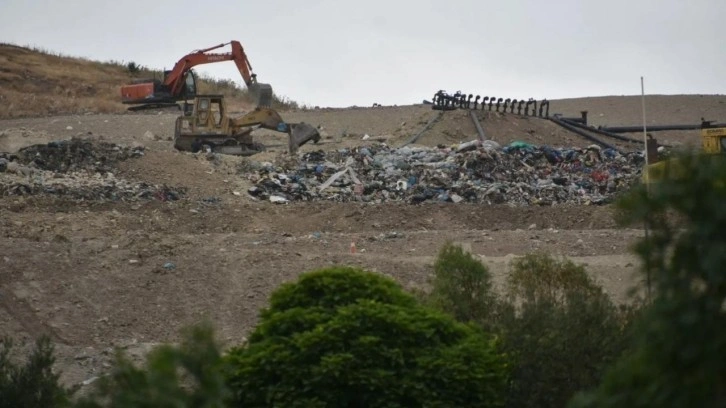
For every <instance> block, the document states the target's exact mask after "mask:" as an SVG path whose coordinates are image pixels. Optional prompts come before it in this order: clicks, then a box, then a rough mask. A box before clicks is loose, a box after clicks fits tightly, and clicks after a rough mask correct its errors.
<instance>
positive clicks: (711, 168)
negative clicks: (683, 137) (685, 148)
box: [571, 154, 726, 408]
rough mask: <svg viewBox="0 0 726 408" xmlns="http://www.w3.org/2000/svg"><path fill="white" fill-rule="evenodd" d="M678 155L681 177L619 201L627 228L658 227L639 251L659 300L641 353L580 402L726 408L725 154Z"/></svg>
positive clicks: (644, 328) (640, 335)
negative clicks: (725, 362) (725, 357)
mask: <svg viewBox="0 0 726 408" xmlns="http://www.w3.org/2000/svg"><path fill="white" fill-rule="evenodd" d="M678 158H679V159H680V165H681V170H683V171H682V172H680V173H679V177H677V178H671V179H666V180H663V181H662V182H660V183H658V184H655V185H652V186H651V189H650V192H648V191H647V190H646V188H645V186H640V187H639V188H637V189H635V190H634V191H633V192H632V194H629V195H628V196H627V197H625V198H623V199H621V200H620V201H619V203H618V207H619V208H620V210H621V212H620V221H621V222H622V223H623V224H624V225H633V224H635V225H643V223H645V225H646V227H647V228H649V229H650V231H651V233H650V234H649V235H648V236H647V237H646V238H643V239H641V240H640V241H639V243H638V244H637V246H636V248H635V250H636V253H637V254H638V255H639V256H640V258H641V259H642V261H643V262H642V263H643V265H644V268H643V273H644V274H647V275H650V276H652V283H653V285H654V297H653V299H652V300H651V302H652V303H651V305H650V306H649V307H648V310H647V312H646V313H645V314H644V315H643V316H642V318H641V319H638V321H637V324H636V325H635V331H634V336H635V340H636V342H635V347H634V350H633V351H632V352H631V353H628V355H626V356H624V357H623V358H622V359H621V360H620V361H618V363H617V364H616V365H615V366H614V367H613V368H612V370H611V371H609V372H608V374H607V376H606V378H605V379H604V381H603V383H602V384H601V385H600V386H599V387H598V388H597V389H596V390H594V391H592V392H590V393H586V394H582V395H579V396H578V398H576V399H575V400H574V401H573V402H572V404H571V407H577V408H580V407H625V406H627V407H723V406H726V386H725V385H726V364H724V363H723V358H724V357H723V356H724V355H726V313H724V310H726V301H725V300H724V299H726V274H725V273H724V265H726V211H724V202H726V182H725V181H726V160H724V158H723V157H722V156H720V155H717V156H702V155H698V154H692V155H679V156H678Z"/></svg>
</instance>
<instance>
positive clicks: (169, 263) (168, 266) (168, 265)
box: [163, 262, 176, 270]
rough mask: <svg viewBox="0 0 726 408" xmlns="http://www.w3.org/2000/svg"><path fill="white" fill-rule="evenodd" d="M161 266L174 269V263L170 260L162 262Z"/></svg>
mask: <svg viewBox="0 0 726 408" xmlns="http://www.w3.org/2000/svg"><path fill="white" fill-rule="evenodd" d="M163 268H164V269H166V270H172V269H176V265H174V263H172V262H167V263H165V264H164V266H163Z"/></svg>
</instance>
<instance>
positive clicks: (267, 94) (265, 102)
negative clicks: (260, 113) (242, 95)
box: [250, 83, 272, 108]
mask: <svg viewBox="0 0 726 408" xmlns="http://www.w3.org/2000/svg"><path fill="white" fill-rule="evenodd" d="M250 91H252V94H253V95H254V97H255V100H256V101H257V106H259V107H263V108H269V107H270V106H272V85H270V84H259V83H258V84H254V85H253V86H252V87H250Z"/></svg>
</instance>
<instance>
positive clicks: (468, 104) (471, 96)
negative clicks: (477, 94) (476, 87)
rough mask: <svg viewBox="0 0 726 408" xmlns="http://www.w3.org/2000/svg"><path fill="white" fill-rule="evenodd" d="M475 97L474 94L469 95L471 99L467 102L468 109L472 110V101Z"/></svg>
mask: <svg viewBox="0 0 726 408" xmlns="http://www.w3.org/2000/svg"><path fill="white" fill-rule="evenodd" d="M473 97H474V95H473V94H469V99H467V100H466V109H471V99H472V98H473Z"/></svg>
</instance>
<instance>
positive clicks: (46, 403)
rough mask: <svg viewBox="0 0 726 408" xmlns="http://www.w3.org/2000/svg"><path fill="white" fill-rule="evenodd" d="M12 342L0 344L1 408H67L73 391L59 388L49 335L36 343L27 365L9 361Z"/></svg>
mask: <svg viewBox="0 0 726 408" xmlns="http://www.w3.org/2000/svg"><path fill="white" fill-rule="evenodd" d="M12 347H13V342H12V340H11V339H10V338H9V337H6V338H3V339H2V340H1V341H0V408H5V407H7V408H15V407H26V408H36V407H37V408H53V407H65V406H67V405H68V403H69V396H70V392H69V391H68V390H67V389H65V388H64V387H63V386H61V385H60V382H59V378H60V374H57V373H54V372H53V364H54V363H55V357H54V356H53V353H54V347H53V344H52V343H51V342H50V339H49V338H48V337H46V336H42V337H40V338H39V339H38V340H36V342H35V347H34V348H33V350H32V352H31V354H30V356H29V357H28V359H27V361H26V362H25V364H24V365H17V364H15V363H13V361H11V359H10V352H11V350H12Z"/></svg>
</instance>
